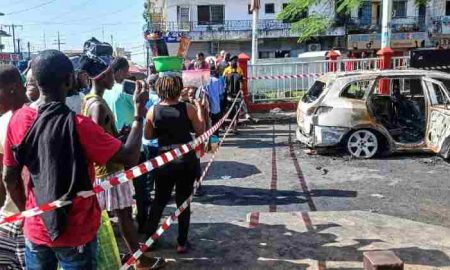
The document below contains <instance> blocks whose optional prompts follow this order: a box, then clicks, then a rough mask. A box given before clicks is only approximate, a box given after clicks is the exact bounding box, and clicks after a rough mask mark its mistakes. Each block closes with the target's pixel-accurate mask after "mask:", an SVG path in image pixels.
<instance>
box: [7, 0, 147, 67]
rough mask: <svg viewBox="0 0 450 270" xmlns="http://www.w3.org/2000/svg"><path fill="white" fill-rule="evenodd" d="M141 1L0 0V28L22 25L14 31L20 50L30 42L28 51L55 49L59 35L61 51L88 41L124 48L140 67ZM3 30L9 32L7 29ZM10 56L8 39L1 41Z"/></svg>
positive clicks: (141, 37)
mask: <svg viewBox="0 0 450 270" xmlns="http://www.w3.org/2000/svg"><path fill="white" fill-rule="evenodd" d="M143 11H144V0H0V12H1V13H4V14H5V16H0V25H11V24H16V25H22V27H18V28H16V38H20V39H21V40H22V41H21V42H22V44H23V47H22V48H23V49H24V50H26V44H27V42H30V45H31V51H38V50H42V49H45V48H47V49H57V48H58V46H57V45H56V40H57V36H58V31H59V33H60V40H61V42H63V43H65V44H62V45H61V50H70V49H81V48H82V46H83V43H84V42H85V41H86V40H88V39H89V38H91V37H96V38H97V39H99V40H102V41H106V42H109V43H111V42H112V43H113V46H114V47H125V49H126V50H129V51H131V52H132V60H133V61H135V62H137V63H139V64H144V62H145V60H144V59H145V53H144V39H143V34H142V27H143V25H144V23H145V21H144V19H143V17H142V13H143ZM3 30H5V31H6V32H9V29H8V27H4V26H3ZM2 43H3V44H5V46H6V49H5V50H3V52H12V51H13V45H12V44H13V43H12V38H5V37H3V38H2Z"/></svg>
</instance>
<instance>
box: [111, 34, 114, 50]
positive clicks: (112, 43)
mask: <svg viewBox="0 0 450 270" xmlns="http://www.w3.org/2000/svg"><path fill="white" fill-rule="evenodd" d="M111 47H113V48H114V36H113V35H111Z"/></svg>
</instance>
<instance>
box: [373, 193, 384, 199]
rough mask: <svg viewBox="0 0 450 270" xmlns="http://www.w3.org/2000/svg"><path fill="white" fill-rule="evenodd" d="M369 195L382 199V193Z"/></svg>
mask: <svg viewBox="0 0 450 270" xmlns="http://www.w3.org/2000/svg"><path fill="white" fill-rule="evenodd" d="M370 197H373V198H378V199H384V196H383V195H381V194H377V193H375V194H371V195H370Z"/></svg>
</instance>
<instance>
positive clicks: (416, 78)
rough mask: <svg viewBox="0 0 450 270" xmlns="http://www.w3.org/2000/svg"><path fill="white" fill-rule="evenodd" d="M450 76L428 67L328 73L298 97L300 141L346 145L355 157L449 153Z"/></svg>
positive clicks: (319, 145)
mask: <svg viewBox="0 0 450 270" xmlns="http://www.w3.org/2000/svg"><path fill="white" fill-rule="evenodd" d="M449 87H450V74H446V73H442V72H435V71H425V70H415V69H407V70H383V71H361V72H346V73H329V74H326V75H324V76H322V77H319V78H318V79H317V80H316V81H315V83H314V84H313V85H312V86H311V88H310V89H309V90H308V91H307V92H306V94H305V95H304V96H303V98H302V99H301V100H300V101H299V104H298V109H297V123H298V127H297V131H296V133H297V139H298V140H299V141H300V142H302V143H304V144H306V145H307V146H308V147H310V148H315V149H318V148H327V147H337V146H343V147H344V148H345V149H346V150H347V151H348V152H349V153H350V154H351V155H352V156H354V157H356V158H372V157H374V156H375V155H377V154H379V153H382V152H386V153H393V152H400V151H412V150H415V151H418V150H420V151H432V152H435V153H439V154H440V155H442V156H443V157H444V158H448V157H449V156H450V95H449V92H448V90H449V89H450V88H449Z"/></svg>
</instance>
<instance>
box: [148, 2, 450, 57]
mask: <svg viewBox="0 0 450 270" xmlns="http://www.w3.org/2000/svg"><path fill="white" fill-rule="evenodd" d="M149 1H150V3H151V4H150V7H151V8H152V14H153V17H154V20H152V21H151V22H150V24H149V25H148V28H149V29H150V30H151V31H161V32H163V33H164V35H166V36H169V37H171V38H175V37H179V36H183V35H184V36H188V37H189V38H190V39H191V41H192V45H191V48H190V52H189V55H188V56H189V57H194V55H195V53H196V52H200V51H201V52H204V53H205V54H213V55H214V54H217V53H219V52H220V51H221V50H226V51H230V52H231V53H233V54H237V53H241V52H244V53H247V54H249V55H250V52H251V37H252V33H251V30H252V13H251V12H250V11H249V7H250V4H249V2H250V1H248V0H149ZM287 2H288V0H261V9H260V12H259V22H258V29H259V31H258V41H259V58H276V57H286V56H288V57H296V56H297V55H298V54H299V53H302V52H308V51H321V50H328V49H329V48H330V47H334V48H338V49H340V50H343V51H351V52H354V53H356V54H359V55H361V54H362V55H365V56H373V55H374V54H375V52H376V51H377V50H378V49H380V47H381V17H382V1H381V0H368V1H364V2H363V4H362V5H361V6H360V7H359V8H358V9H356V10H353V11H352V12H351V13H349V14H343V15H342V14H336V12H335V10H336V7H335V5H336V4H335V3H334V2H333V1H323V2H322V3H323V4H321V5H318V6H311V7H309V10H308V12H307V14H305V15H304V16H308V15H312V14H320V15H325V16H327V17H329V18H334V20H335V23H334V24H333V27H331V28H330V29H329V30H328V31H327V32H326V33H323V34H321V35H319V36H317V37H315V38H313V39H311V40H310V41H308V42H305V43H301V44H300V43H298V42H297V34H296V33H292V32H291V24H290V23H289V22H282V21H279V20H277V19H276V15H277V14H278V13H279V12H280V11H282V10H283V8H284V7H286V5H287ZM391 28H392V42H391V47H392V48H393V49H395V50H396V51H397V52H399V54H402V52H405V53H406V52H407V51H409V50H410V49H412V48H418V47H425V46H427V47H429V46H435V45H436V44H435V43H436V42H439V43H442V44H448V41H447V40H449V38H450V0H448V1H447V0H430V1H429V2H428V4H427V5H425V6H417V5H416V3H415V0H393V17H392V21H391Z"/></svg>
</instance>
